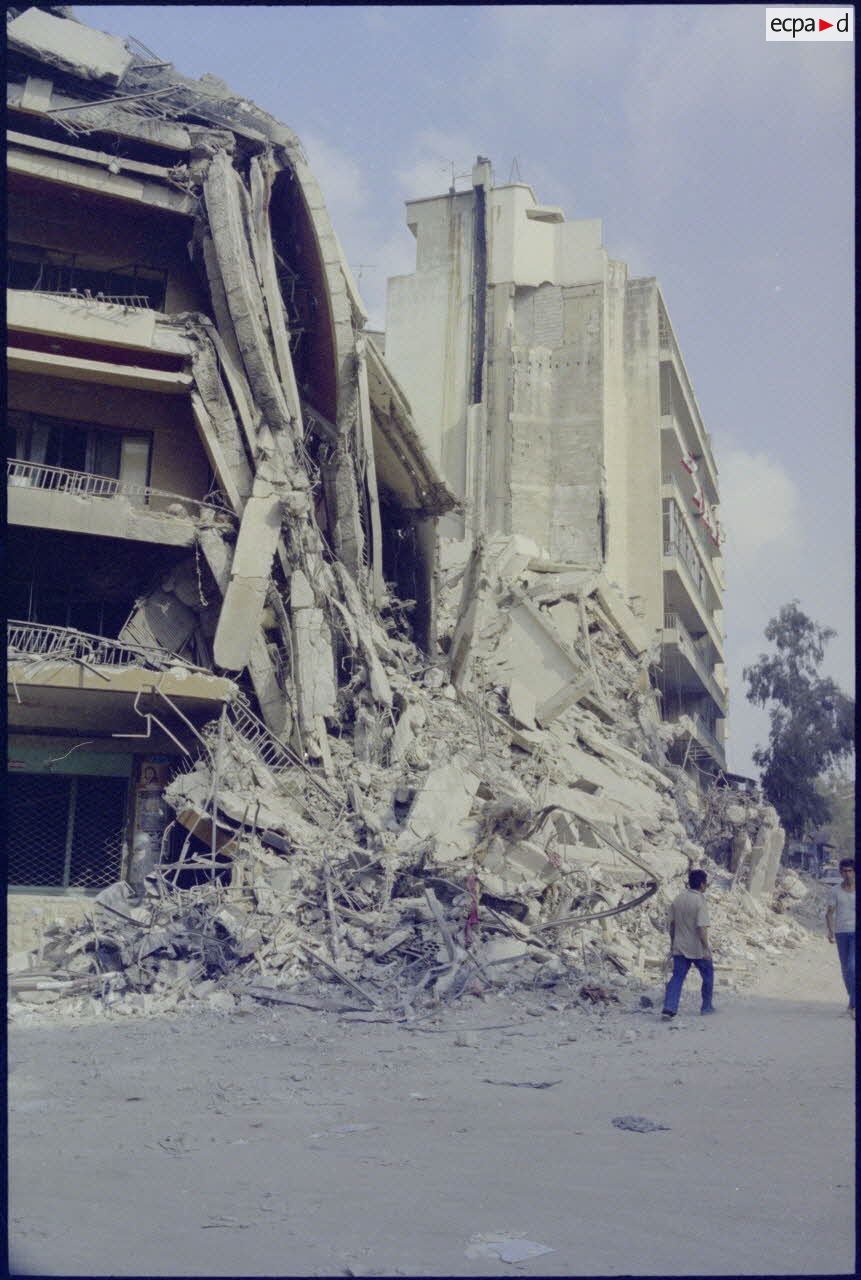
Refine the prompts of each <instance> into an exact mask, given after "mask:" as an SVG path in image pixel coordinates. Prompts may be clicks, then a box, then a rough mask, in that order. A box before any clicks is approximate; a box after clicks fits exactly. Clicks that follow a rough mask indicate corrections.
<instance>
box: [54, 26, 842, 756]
mask: <svg viewBox="0 0 861 1280" xmlns="http://www.w3.org/2000/svg"><path fill="white" fill-rule="evenodd" d="M75 12H76V13H77V14H78V16H79V17H80V18H81V20H82V21H84V22H86V23H88V24H90V25H92V26H94V27H99V28H100V29H101V30H105V31H110V32H112V33H114V34H116V35H134V36H136V37H137V38H138V39H139V40H141V41H143V43H144V44H145V45H147V46H149V47H150V48H151V49H153V50H154V51H155V52H156V53H157V54H158V55H159V56H160V57H163V58H164V59H166V60H170V61H173V62H174V63H175V65H176V66H177V68H178V70H180V71H182V72H183V73H184V74H187V75H192V76H199V75H201V74H203V73H204V72H206V71H209V72H212V73H213V74H214V75H217V76H220V77H221V78H222V79H224V80H226V81H227V83H228V84H229V85H230V86H231V87H232V88H235V89H236V90H237V92H239V93H242V94H246V95H247V96H249V97H250V98H252V99H253V100H254V101H255V102H257V103H258V104H259V105H260V106H261V107H263V108H264V109H265V110H267V111H269V112H270V113H271V114H272V115H274V116H276V117H277V118H278V119H280V120H282V121H283V122H284V123H286V124H287V125H289V126H290V127H291V128H292V129H293V130H295V132H296V133H297V134H298V135H299V137H300V138H301V140H302V142H303V144H304V146H305V149H306V151H307V153H308V157H309V159H310V161H311V164H312V167H313V168H314V170H315V172H316V175H317V178H318V180H319V182H320V185H321V187H322V189H323V194H324V196H325V198H326V201H327V204H328V206H329V211H330V214H331V216H332V219H333V222H334V225H335V229H336V230H337V232H338V235H339V238H340V240H341V242H342V244H343V246H344V250H345V252H346V255H347V258H348V260H349V262H350V265H351V266H352V268H353V272H354V275H356V276H357V277H359V285H360V289H361V292H362V294H363V297H364V298H365V301H366V305H367V306H368V309H369V311H370V315H371V323H373V324H377V325H379V326H382V324H383V322H384V313H385V281H386V278H387V277H388V276H391V275H397V274H401V273H404V272H409V271H411V270H412V269H413V266H414V245H415V242H414V240H413V239H412V236H411V235H410V233H409V232H408V231H407V229H406V225H405V223H404V211H403V202H404V200H405V199H408V198H410V197H414V196H427V195H435V194H439V193H440V192H442V191H444V190H445V189H446V188H447V187H448V185H449V183H450V181H451V176H452V172H454V174H455V176H456V177H457V175H460V174H464V173H467V172H468V171H469V169H470V167H471V165H472V162H473V160H474V158H475V156H476V155H477V154H479V153H480V154H482V155H485V156H489V157H490V158H491V160H492V161H493V164H494V170H495V176H496V181H497V182H506V181H508V180H509V179H510V178H511V177H512V175H513V176H514V177H516V176H517V173H518V172H519V175H520V178H521V179H522V180H523V181H525V182H529V183H530V184H531V185H532V187H533V188H534V190H535V193H536V196H537V197H538V199H539V201H540V202H542V203H546V204H557V205H561V206H562V207H563V209H564V210H565V212H566V215H567V216H568V217H583V218H592V217H601V218H603V220H604V243H605V245H606V247H607V249H608V250H609V252H610V254H611V255H612V256H613V257H616V258H622V259H624V260H626V261H627V262H628V265H629V268H630V270H631V272H632V274H635V275H654V276H657V278H658V280H659V282H660V284H661V287H662V289H663V293H664V297H665V298H666V301H667V305H668V308H669V311H670V317H671V319H672V321H673V326H674V328H675V331H676V335H677V337H678V339H679V344H680V346H681V348H682V352H683V355H684V358H685V362H686V365H687V368H688V372H689V374H690V377H691V380H692V382H693V385H694V388H695V391H696V394H697V399H698V401H699V404H700V408H701V410H702V413H703V417H704V419H705V423H706V427H707V429H708V431H709V432H710V434H711V436H712V441H713V445H714V450H715V454H716V457H717V463H718V468H719V471H720V478H721V489H722V497H723V517H724V521H725V524H726V526H727V532H728V541H727V545H726V548H725V559H724V564H725V574H726V579H727V595H726V609H725V615H724V622H725V629H726V632H727V654H728V673H729V679H730V697H731V711H730V738H729V742H728V756H729V766H730V768H731V769H734V770H736V771H738V772H742V773H748V772H753V766H752V764H751V760H750V753H751V750H752V749H753V747H754V746H755V745H756V744H757V743H761V742H764V741H765V738H766V736H767V731H768V722H767V717H766V716H765V714H764V713H763V712H761V711H757V710H755V709H754V708H752V707H750V705H749V704H748V703H747V702H746V700H745V698H744V692H743V683H742V678H741V669H742V667H743V666H744V665H745V664H746V663H749V662H751V661H754V660H755V659H756V656H757V654H758V653H759V652H761V651H762V650H763V649H764V648H765V647H766V646H765V641H764V639H763V636H762V632H763V628H764V627H765V625H766V623H767V621H768V619H769V617H771V616H772V615H773V614H774V613H776V611H777V610H778V608H779V607H780V606H781V605H782V604H784V603H785V602H786V601H788V600H790V599H792V598H793V597H797V598H798V599H799V601H800V603H801V607H802V608H803V609H804V610H805V611H806V612H807V613H809V614H810V615H811V616H812V617H813V618H815V619H816V620H817V621H818V622H820V623H822V624H827V625H829V626H833V627H835V628H836V629H837V631H838V633H839V634H838V638H837V639H836V640H834V641H833V642H832V644H831V645H830V647H829V650H828V656H827V659H826V670H827V672H828V673H829V674H831V675H833V676H834V677H835V678H836V679H837V680H839V681H840V683H841V684H842V685H843V687H844V688H845V689H846V690H847V691H851V690H852V689H853V685H854V652H853V645H852V641H853V631H854V508H855V497H854V436H853V418H854V407H853V395H854V386H853V366H854V357H853V336H854V317H853V299H854V259H853V254H854V240H853V226H854V207H853V198H854V179H853V170H852V163H853V147H854V142H853V127H854V126H853V120H854V87H853V59H852V55H853V47H852V45H851V44H848V43H824V44H814V43H792V42H786V43H782V42H781V43H776V42H775V43H772V42H766V40H765V12H764V7H763V6H759V5H751V4H745V5H721V4H703V5H690V6H688V5H636V6H627V5H609V6H606V7H605V6H598V5H595V6H593V5H560V6H553V7H547V8H545V7H539V6H522V7H521V6H502V5H499V6H497V5H488V6H470V5H466V6H426V7H424V6H423V7H409V6H405V7H379V6H372V5H361V6H355V7H349V6H332V7H329V6H307V7H306V6H292V5H288V6H276V5H272V6H270V5H248V6H233V5H224V6H207V5H202V6H196V7H186V6H182V5H177V6H171V5H158V6H152V7H150V6H131V5H129V6H121V5H105V6H93V5H80V6H76V7H75ZM452 166H453V169H452ZM514 166H516V168H515V167H514ZM458 185H461V184H460V183H459V184H458Z"/></svg>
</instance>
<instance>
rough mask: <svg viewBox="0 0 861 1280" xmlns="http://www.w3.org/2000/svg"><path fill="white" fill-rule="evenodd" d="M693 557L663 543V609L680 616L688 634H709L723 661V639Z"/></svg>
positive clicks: (671, 543) (674, 546) (678, 548)
mask: <svg viewBox="0 0 861 1280" xmlns="http://www.w3.org/2000/svg"><path fill="white" fill-rule="evenodd" d="M689 559H690V557H689V556H688V555H687V553H686V552H685V551H684V549H683V548H681V547H680V546H679V545H678V543H676V542H666V541H665V542H664V559H663V570H664V608H665V609H666V610H667V611H668V612H672V613H675V614H677V615H678V616H679V617H681V619H682V621H683V622H684V624H685V626H686V627H687V628H688V630H689V631H706V632H707V633H708V637H709V639H710V640H711V642H712V644H713V645H714V647H715V649H716V651H717V653H718V657H719V660H720V661H721V662H723V660H724V658H723V654H724V638H723V635H722V634H721V632H720V630H719V628H718V625H717V623H716V622H715V620H714V618H713V616H712V612H711V609H710V607H709V604H708V602H707V600H706V598H705V595H704V592H703V588H702V585H701V577H702V572H701V574H700V575H699V576H696V575H695V573H694V572H693V571H692V569H691V565H690V563H689Z"/></svg>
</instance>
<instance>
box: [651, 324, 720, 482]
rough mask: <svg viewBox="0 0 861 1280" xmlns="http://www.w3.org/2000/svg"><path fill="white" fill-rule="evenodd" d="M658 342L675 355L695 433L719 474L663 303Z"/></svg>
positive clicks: (680, 381) (676, 367) (713, 471)
mask: <svg viewBox="0 0 861 1280" xmlns="http://www.w3.org/2000/svg"><path fill="white" fill-rule="evenodd" d="M658 343H659V345H660V346H661V347H662V348H664V349H665V350H667V351H669V352H670V353H671V355H672V356H673V364H674V367H675V369H676V373H677V375H678V379H679V385H680V386H681V388H682V391H683V393H684V395H685V398H686V400H687V401H688V407H689V409H690V410H691V420H692V423H693V428H694V431H695V433H696V434H697V435H698V436H699V439H700V443H701V446H702V451H703V453H704V455H705V457H706V460H707V461H708V464H709V466H710V468H711V471H712V475H713V476H716V475H717V466H716V465H715V460H714V454H713V453H712V446H711V439H710V438H709V434H708V432H707V431H706V429H705V427H704V425H703V418H702V414H701V413H700V407H699V405H698V404H697V398H696V396H695V394H694V389H693V386H692V385H691V380H690V378H689V377H688V371H687V369H686V368H685V362H684V360H683V359H682V353H681V350H680V348H679V344H678V342H677V340H676V335H675V333H674V332H673V326H672V324H671V323H670V317H669V316H668V315H667V312H666V310H665V308H664V306H663V305H659V307H658Z"/></svg>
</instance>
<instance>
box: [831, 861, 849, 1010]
mask: <svg viewBox="0 0 861 1280" xmlns="http://www.w3.org/2000/svg"><path fill="white" fill-rule="evenodd" d="M825 925H826V928H827V929H828V941H829V942H835V941H836V943H837V954H838V956H839V957H840V969H841V971H842V973H843V981H844V983H845V984H846V990H847V992H848V993H849V1012H850V1013H851V1015H852V1017H853V1018H854V1017H855V859H854V858H841V859H840V884H836V885H835V886H834V888H833V889H832V890H831V894H830V897H829V900H828V910H827V911H826V912H825Z"/></svg>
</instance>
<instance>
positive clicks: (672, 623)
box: [664, 611, 726, 706]
mask: <svg viewBox="0 0 861 1280" xmlns="http://www.w3.org/2000/svg"><path fill="white" fill-rule="evenodd" d="M664 629H665V630H666V631H678V633H679V635H680V636H681V637H682V639H683V640H684V641H685V642H686V650H689V651H690V653H689V657H690V659H691V666H692V667H694V668H695V670H696V672H697V675H698V676H699V677H700V679H701V680H702V682H703V684H704V685H705V686H706V688H707V689H708V690H709V692H710V693H711V695H712V697H713V698H714V700H715V702H717V703H718V705H719V706H723V704H724V702H725V701H726V699H725V696H724V693H723V690H722V689H721V687H720V685H719V684H718V682H717V680H716V679H715V675H714V672H713V671H712V670H711V669H710V668H709V664H708V660H707V658H706V657H705V654H704V653H703V647H702V641H701V640H695V639H694V638H693V636H692V635H691V633H690V631H688V629H687V627H686V626H685V624H684V623H683V622H682V620H681V618H680V617H679V615H678V614H677V613H672V612H669V611H668V612H665V613H664Z"/></svg>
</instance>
